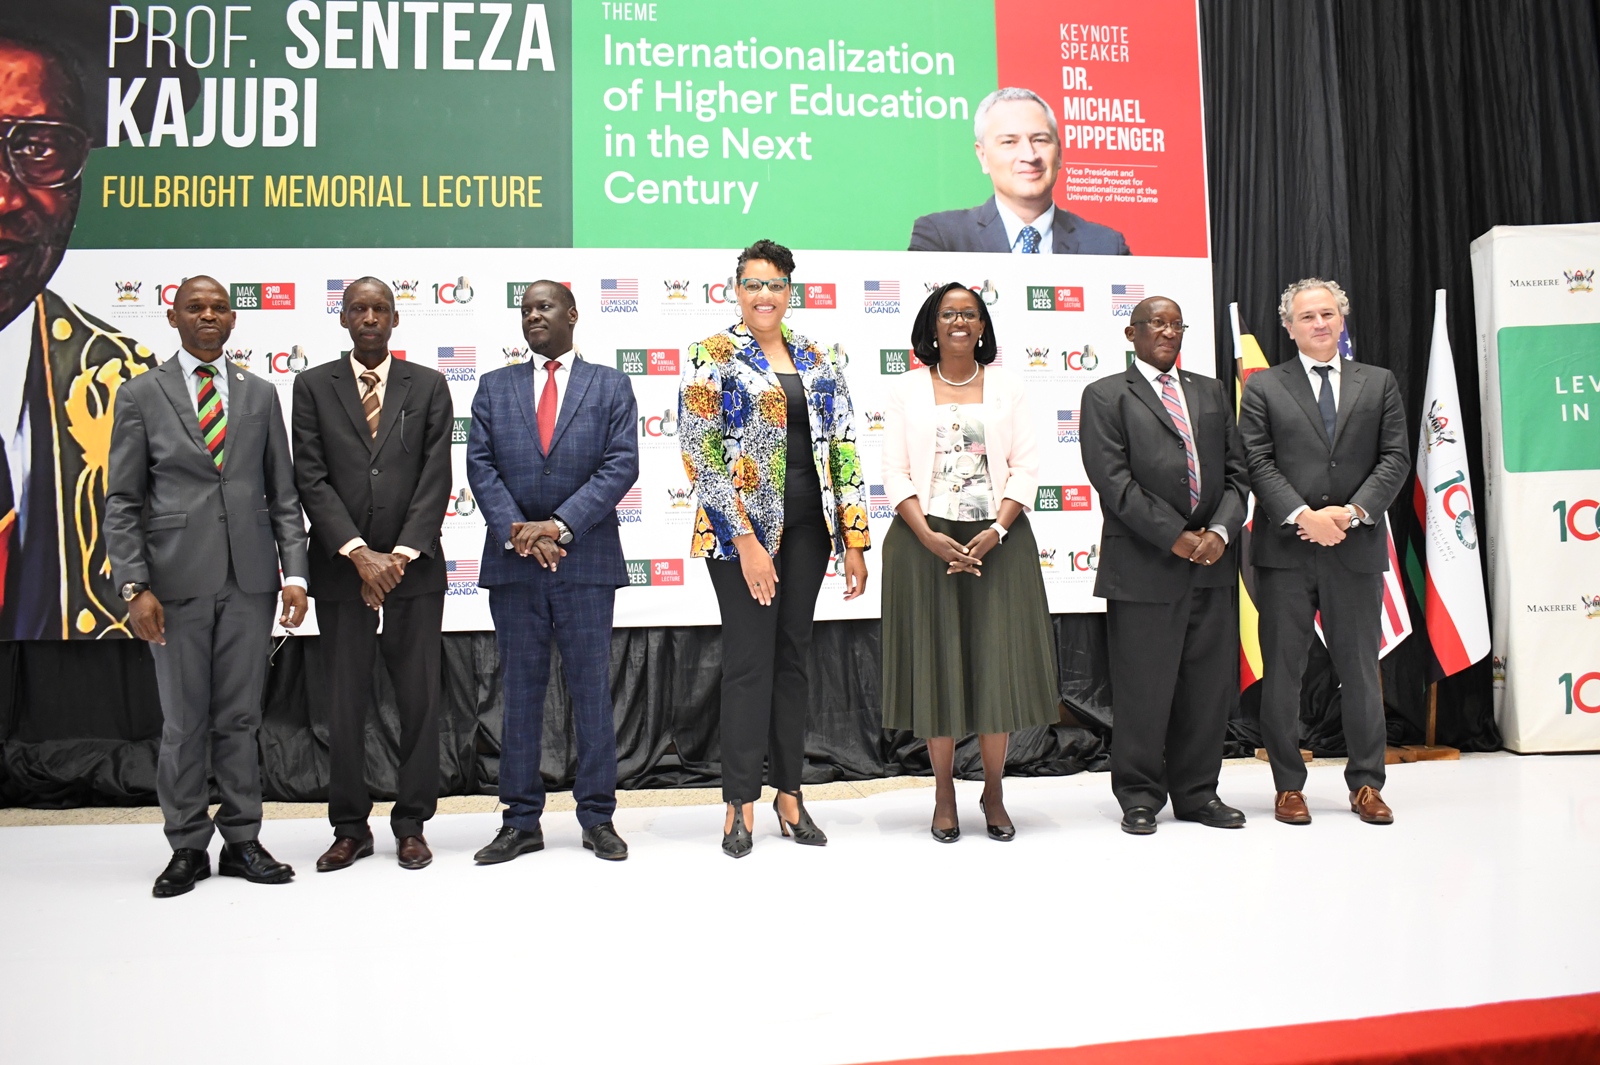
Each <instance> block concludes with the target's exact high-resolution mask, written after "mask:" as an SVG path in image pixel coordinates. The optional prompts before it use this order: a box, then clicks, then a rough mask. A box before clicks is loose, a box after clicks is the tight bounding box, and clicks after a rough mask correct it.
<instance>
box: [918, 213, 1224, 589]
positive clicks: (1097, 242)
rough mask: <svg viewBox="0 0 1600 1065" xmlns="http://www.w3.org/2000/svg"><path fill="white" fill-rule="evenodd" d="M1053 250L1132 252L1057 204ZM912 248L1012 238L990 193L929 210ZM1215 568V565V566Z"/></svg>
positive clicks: (995, 243) (1001, 245)
mask: <svg viewBox="0 0 1600 1065" xmlns="http://www.w3.org/2000/svg"><path fill="white" fill-rule="evenodd" d="M1050 233H1051V241H1050V250H1051V252H1052V253H1053V254H1055V255H1131V254H1132V253H1131V252H1130V251H1128V242H1127V241H1125V240H1123V239H1122V234H1121V233H1119V232H1117V231H1116V230H1115V229H1112V228H1111V227H1110V226H1102V225H1100V224H1099V223H1097V222H1091V221H1089V220H1088V219H1086V218H1082V217H1080V216H1078V215H1075V214H1073V213H1072V212H1071V211H1065V210H1062V209H1061V207H1060V206H1057V207H1056V220H1055V223H1054V225H1053V226H1052V228H1051V231H1050ZM909 250H911V251H993V252H1002V253H1005V254H1009V253H1010V252H1011V242H1010V241H1008V240H1007V239H1006V227H1005V226H1004V225H1003V224H1002V223H1001V221H1000V209H999V208H998V207H996V206H995V205H994V197H993V196H990V197H989V198H988V199H987V200H985V201H984V202H983V203H981V204H979V205H978V206H976V207H969V208H966V209H965V210H960V211H940V212H938V213H937V214H925V215H923V216H922V217H921V218H919V219H917V220H916V222H915V223H914V224H913V225H912V227H911V247H910V249H909ZM1213 568H1214V567H1213Z"/></svg>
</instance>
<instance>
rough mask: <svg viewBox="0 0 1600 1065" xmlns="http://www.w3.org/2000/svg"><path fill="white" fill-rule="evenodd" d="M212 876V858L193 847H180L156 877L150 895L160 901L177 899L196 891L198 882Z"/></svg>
mask: <svg viewBox="0 0 1600 1065" xmlns="http://www.w3.org/2000/svg"><path fill="white" fill-rule="evenodd" d="M210 875H211V856H210V855H208V854H207V853H206V852H205V851H203V850H198V849H195V848H193V847H180V848H179V849H178V850H175V851H173V852H172V860H171V861H169V862H168V863H167V867H166V869H164V870H162V873H161V875H160V876H158V877H156V885H155V887H153V888H151V889H150V894H152V895H154V896H155V897H156V898H158V899H170V898H176V897H177V896H179V895H186V894H188V893H189V892H191V891H193V890H194V885H195V882H196V881H199V880H204V879H205V878H206V877H208V876H210Z"/></svg>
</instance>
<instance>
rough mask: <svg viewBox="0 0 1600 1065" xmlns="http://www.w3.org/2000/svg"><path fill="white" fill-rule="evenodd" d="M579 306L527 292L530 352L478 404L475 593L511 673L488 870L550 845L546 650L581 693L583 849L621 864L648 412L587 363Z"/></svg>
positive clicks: (618, 380) (542, 290)
mask: <svg viewBox="0 0 1600 1065" xmlns="http://www.w3.org/2000/svg"><path fill="white" fill-rule="evenodd" d="M577 324H578V308H577V304H576V303H575V302H574V301H573V298H572V293H571V292H569V291H568V290H567V289H566V287H565V286H563V285H560V284H557V283H556V282H554V281H536V282H534V283H533V284H531V285H529V286H528V288H527V289H526V291H524V292H523V295H522V335H523V337H524V338H525V339H526V340H527V342H528V348H529V350H530V351H531V352H532V357H531V358H529V360H528V361H527V362H526V363H522V364H520V365H516V366H507V367H505V368H504V369H500V370H495V371H494V372H492V373H488V374H485V375H484V377H483V379H482V380H481V381H479V382H478V394H477V395H476V396H475V397H474V398H473V401H472V430H471V433H470V434H469V435H468V437H467V482H468V484H469V485H470V486H471V488H472V493H473V495H474V496H476V497H477V500H478V505H479V507H480V508H481V509H482V510H483V517H484V521H485V522H486V523H487V525H488V530H487V532H486V535H485V537H484V545H483V566H482V568H481V570H480V572H479V576H478V586H479V587H481V588H487V589H489V612H490V613H491V614H492V615H493V616H494V627H495V635H496V641H497V643H498V645H499V649H500V665H501V669H502V674H501V676H502V683H501V693H502V696H503V701H504V706H505V714H504V718H503V722H504V723H503V726H502V730H501V738H500V801H501V802H503V803H505V804H506V807H507V809H506V812H505V820H504V823H503V824H502V826H501V828H500V831H499V832H498V833H497V834H496V835H495V837H494V839H493V841H491V842H490V843H489V845H488V846H486V847H484V848H483V849H482V850H480V851H479V852H478V853H477V855H476V858H477V861H478V863H479V864H480V865H492V864H495V863H498V862H506V861H510V860H511V859H513V858H515V857H517V856H518V855H521V854H527V853H529V852H531V851H537V850H543V849H544V832H543V831H542V829H541V828H540V826H539V817H540V815H541V814H542V813H543V812H544V781H543V779H542V778H541V777H540V775H539V754H540V751H539V748H540V743H539V741H540V737H541V734H542V732H543V729H544V698H545V689H546V688H547V687H548V685H549V680H550V643H551V640H552V639H553V640H554V641H555V643H556V645H557V646H558V647H560V648H561V661H562V664H563V665H564V667H565V676H566V681H567V690H568V691H569V692H570V693H571V695H572V723H573V731H574V732H575V733H576V735H577V743H578V774H577V781H576V783H575V785H574V786H573V798H574V799H575V800H576V801H577V804H578V823H579V824H580V825H581V826H582V827H583V845H584V847H586V848H588V849H589V850H592V851H594V853H595V856H596V857H599V858H604V859H606V860H608V861H621V860H623V859H624V858H626V857H627V856H628V845H627V844H626V843H624V842H623V841H622V837H620V836H619V835H617V832H616V829H615V828H614V827H613V826H612V824H611V814H612V812H613V811H614V810H615V809H616V806H617V799H616V789H617V740H616V731H615V728H614V725H613V723H612V715H611V618H612V606H613V602H614V600H615V598H616V590H617V589H618V588H620V587H623V586H624V585H626V584H627V583H628V573H627V566H626V564H625V563H624V562H623V559H622V540H621V537H620V535H619V533H618V527H617V509H616V508H617V503H618V501H619V500H621V499H622V496H623V493H625V492H626V491H627V490H628V489H629V488H631V487H633V483H634V481H636V480H637V479H638V477H639V441H638V436H637V433H638V404H637V403H636V402H635V401H634V398H633V386H632V385H630V384H629V383H628V378H627V377H626V376H625V375H624V374H622V373H620V372H619V371H617V370H615V369H613V368H611V367H609V366H597V365H595V364H594V363H591V362H585V361H584V360H583V359H581V358H579V357H578V356H577V354H576V353H575V352H574V351H573V348H572V331H573V328H574V327H575V326H576V325H577Z"/></svg>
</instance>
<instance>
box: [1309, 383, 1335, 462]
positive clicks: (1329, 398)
mask: <svg viewBox="0 0 1600 1065" xmlns="http://www.w3.org/2000/svg"><path fill="white" fill-rule="evenodd" d="M1312 372H1314V373H1319V374H1321V375H1322V387H1320V388H1318V389H1317V410H1319V411H1321V412H1322V428H1323V429H1325V430H1327V433H1328V446H1329V447H1332V446H1333V431H1334V429H1335V428H1337V427H1338V425H1339V412H1338V411H1337V410H1335V409H1334V406H1333V382H1332V381H1331V380H1330V379H1329V376H1328V375H1329V374H1331V373H1333V367H1331V366H1317V367H1314V368H1313V371H1312Z"/></svg>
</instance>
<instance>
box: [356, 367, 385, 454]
mask: <svg viewBox="0 0 1600 1065" xmlns="http://www.w3.org/2000/svg"><path fill="white" fill-rule="evenodd" d="M361 383H362V384H363V385H365V386H366V391H365V392H362V393H361V410H362V413H364V414H365V415H366V416H367V431H368V432H370V433H371V434H372V438H373V439H374V440H376V439H377V438H378V418H379V416H380V415H379V412H380V411H381V410H382V409H383V403H382V402H381V401H380V400H379V399H378V374H377V372H376V371H374V370H368V371H367V372H366V373H364V374H362V375H361Z"/></svg>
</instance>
